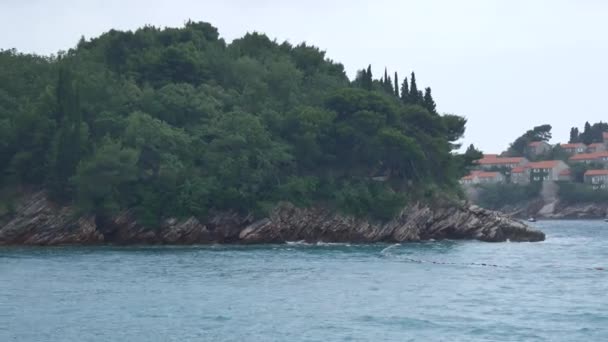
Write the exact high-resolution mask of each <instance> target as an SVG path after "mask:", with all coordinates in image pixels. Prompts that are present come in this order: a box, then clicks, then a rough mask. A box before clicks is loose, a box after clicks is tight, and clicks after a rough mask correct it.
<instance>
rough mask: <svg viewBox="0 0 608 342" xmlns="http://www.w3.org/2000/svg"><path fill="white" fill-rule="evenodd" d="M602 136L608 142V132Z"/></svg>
mask: <svg viewBox="0 0 608 342" xmlns="http://www.w3.org/2000/svg"><path fill="white" fill-rule="evenodd" d="M602 136H603V137H604V140H608V132H604V133H602Z"/></svg>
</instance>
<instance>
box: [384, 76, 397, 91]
mask: <svg viewBox="0 0 608 342" xmlns="http://www.w3.org/2000/svg"><path fill="white" fill-rule="evenodd" d="M384 90H386V92H387V93H389V94H393V92H394V91H395V90H393V80H391V77H390V76H388V78H387V79H386V82H384Z"/></svg>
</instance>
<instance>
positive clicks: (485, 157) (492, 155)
mask: <svg viewBox="0 0 608 342" xmlns="http://www.w3.org/2000/svg"><path fill="white" fill-rule="evenodd" d="M483 158H484V159H492V158H498V154H484V155H483Z"/></svg>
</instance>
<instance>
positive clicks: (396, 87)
mask: <svg viewBox="0 0 608 342" xmlns="http://www.w3.org/2000/svg"><path fill="white" fill-rule="evenodd" d="M394 81H395V89H394V90H395V97H396V98H399V76H398V75H397V72H396V71H395V80H394Z"/></svg>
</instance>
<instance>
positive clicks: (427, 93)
mask: <svg viewBox="0 0 608 342" xmlns="http://www.w3.org/2000/svg"><path fill="white" fill-rule="evenodd" d="M423 106H424V108H426V109H428V111H429V112H431V113H436V108H437V105H436V104H435V100H433V96H432V95H431V87H427V88H425V89H424V99H423Z"/></svg>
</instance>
